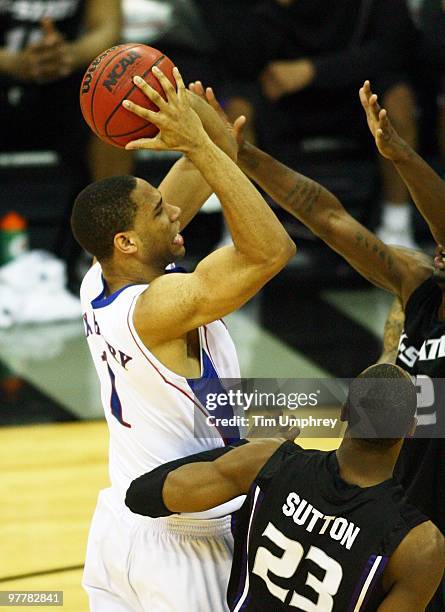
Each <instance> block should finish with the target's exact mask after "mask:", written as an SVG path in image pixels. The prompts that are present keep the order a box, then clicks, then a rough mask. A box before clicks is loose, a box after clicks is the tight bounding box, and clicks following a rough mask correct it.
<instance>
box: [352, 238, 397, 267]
mask: <svg viewBox="0 0 445 612" xmlns="http://www.w3.org/2000/svg"><path fill="white" fill-rule="evenodd" d="M355 242H356V244H358V245H360V246H361V247H362V248H363V247H364V248H365V249H368V250H371V252H372V253H376V254H377V255H378V257H379V258H380V259H381V260H382V262H384V263H386V267H387V268H388V270H392V269H393V267H394V259H393V257H392V255H391V254H390V252H389V249H388V247H387V246H386V245H384V248H382V247H381V243H380V241H379V242H375V243H374V244H372V243H371V244H370V242H369V240H368V239H367V238H366V236H364V235H363V234H362V233H361V232H357V234H356V236H355Z"/></svg>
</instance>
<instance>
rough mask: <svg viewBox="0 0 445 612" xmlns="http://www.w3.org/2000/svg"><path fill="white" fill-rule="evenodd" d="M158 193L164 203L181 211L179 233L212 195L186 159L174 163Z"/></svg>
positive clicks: (197, 171) (196, 170)
mask: <svg viewBox="0 0 445 612" xmlns="http://www.w3.org/2000/svg"><path fill="white" fill-rule="evenodd" d="M159 191H160V192H161V194H162V197H163V199H164V200H165V202H168V203H169V204H173V206H178V207H179V208H180V209H181V216H180V219H179V220H180V222H181V226H180V230H179V231H180V232H181V231H182V230H183V229H184V228H185V227H186V226H187V225H188V224H189V223H190V221H191V220H192V219H193V217H194V216H195V215H196V214H197V212H198V211H199V210H200V208H201V207H202V205H203V204H204V202H205V201H206V200H207V199H208V198H209V197H210V195H211V194H212V193H213V191H212V189H211V187H210V186H209V184H208V183H207V181H205V180H204V179H203V177H202V175H201V173H200V172H199V170H198V169H197V168H196V167H195V165H194V164H193V163H192V162H191V161H190V160H189V159H188V158H187V157H181V159H179V160H178V161H177V162H175V164H174V165H173V166H172V168H171V169H170V171H169V173H168V174H167V176H166V177H165V178H164V180H163V181H162V183H161V184H160V185H159Z"/></svg>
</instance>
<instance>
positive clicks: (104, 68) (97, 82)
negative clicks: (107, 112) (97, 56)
mask: <svg viewBox="0 0 445 612" xmlns="http://www.w3.org/2000/svg"><path fill="white" fill-rule="evenodd" d="M118 46H121V47H124V46H125V45H118ZM140 46H141V44H140V43H137V44H135V45H133V46H132V47H127V48H126V49H125V52H127V51H131V49H134V48H135V47H140ZM115 59H116V55H114V56H113V57H112V58H110V60H109V61H108V62H107V63H106V64H104V66H102V70H101V71H100V72H99V74H98V76H97V78H96V82H95V83H94V87H93V92H92V94H91V102H90V105H91V108H90V114H91V118H92V119H93V125H94V131H95V132H96V134H98V133H99V130H98V129H97V125H96V119H95V116H94V106H93V104H94V96H95V95H96V89H97V86H98V85H99V81H100V78H101V76H102V74H103V73H104V71H105V70H106V68H108V66H109V65H110V64H111V63H112V62H114V60H115Z"/></svg>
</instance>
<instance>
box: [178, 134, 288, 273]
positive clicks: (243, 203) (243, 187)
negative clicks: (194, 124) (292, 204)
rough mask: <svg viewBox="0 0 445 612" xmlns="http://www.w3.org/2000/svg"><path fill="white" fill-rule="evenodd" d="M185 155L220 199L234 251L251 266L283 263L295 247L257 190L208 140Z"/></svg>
mask: <svg viewBox="0 0 445 612" xmlns="http://www.w3.org/2000/svg"><path fill="white" fill-rule="evenodd" d="M206 140H207V142H206V144H205V146H200V147H197V148H195V149H194V150H193V151H191V152H189V153H188V156H189V158H190V159H191V161H192V162H193V163H194V164H195V166H196V167H197V168H198V169H199V170H200V172H201V174H202V175H203V177H204V179H205V180H206V181H207V182H208V183H209V185H210V187H211V188H212V189H213V191H214V192H215V193H216V194H217V196H218V197H219V200H220V202H221V205H222V208H223V212H224V217H225V219H226V222H227V225H228V227H229V230H230V233H231V235H232V239H233V243H234V246H235V248H236V249H237V250H238V251H239V252H240V253H241V254H242V255H244V256H245V257H246V258H248V260H249V261H252V263H255V264H256V263H258V264H264V265H274V264H275V263H282V264H283V265H284V263H285V262H286V261H288V260H289V259H290V257H292V255H293V254H294V253H295V245H294V243H293V242H292V240H291V239H290V237H289V236H288V234H287V232H286V231H285V229H284V228H283V226H282V225H281V223H280V222H279V221H278V219H277V218H276V216H275V215H274V213H273V212H272V211H271V210H270V208H269V206H267V204H266V203H265V201H264V199H263V198H262V197H261V195H260V193H259V192H258V190H257V189H256V188H255V187H254V185H252V183H251V182H250V181H249V180H248V179H247V178H246V176H245V175H244V174H243V172H242V171H241V170H240V169H239V168H238V167H237V166H236V165H235V164H234V163H233V161H232V160H230V159H229V157H228V156H227V155H226V154H225V153H223V151H221V150H220V149H219V148H218V147H217V146H216V145H215V144H214V143H213V142H212V141H211V140H210V139H209V138H208V137H206Z"/></svg>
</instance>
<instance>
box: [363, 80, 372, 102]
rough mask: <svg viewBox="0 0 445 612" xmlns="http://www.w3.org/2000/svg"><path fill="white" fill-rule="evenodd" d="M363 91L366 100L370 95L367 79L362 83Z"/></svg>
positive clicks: (369, 85) (370, 90) (369, 84)
mask: <svg viewBox="0 0 445 612" xmlns="http://www.w3.org/2000/svg"><path fill="white" fill-rule="evenodd" d="M363 91H364V93H365V96H366V97H367V98H369V97H370V96H371V95H372V89H371V83H370V81H368V79H366V81H365V82H364V83H363Z"/></svg>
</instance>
